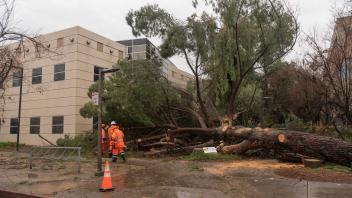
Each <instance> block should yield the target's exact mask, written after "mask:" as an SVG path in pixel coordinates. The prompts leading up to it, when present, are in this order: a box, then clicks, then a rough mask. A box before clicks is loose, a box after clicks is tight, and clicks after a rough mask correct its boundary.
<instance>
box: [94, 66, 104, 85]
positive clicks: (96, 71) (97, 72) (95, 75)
mask: <svg viewBox="0 0 352 198" xmlns="http://www.w3.org/2000/svg"><path fill="white" fill-rule="evenodd" d="M101 69H103V68H102V67H98V66H96V65H94V82H96V81H98V80H99V70H101ZM103 80H104V76H103Z"/></svg>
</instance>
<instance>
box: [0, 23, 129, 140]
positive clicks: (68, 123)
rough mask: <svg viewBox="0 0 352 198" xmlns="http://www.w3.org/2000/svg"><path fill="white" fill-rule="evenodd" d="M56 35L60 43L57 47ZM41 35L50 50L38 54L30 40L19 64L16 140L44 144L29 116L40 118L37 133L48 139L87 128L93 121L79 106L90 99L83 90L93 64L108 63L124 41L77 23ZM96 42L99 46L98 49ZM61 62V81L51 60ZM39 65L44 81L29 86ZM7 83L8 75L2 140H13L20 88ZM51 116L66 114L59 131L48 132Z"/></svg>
mask: <svg viewBox="0 0 352 198" xmlns="http://www.w3.org/2000/svg"><path fill="white" fill-rule="evenodd" d="M59 38H63V41H64V42H63V46H62V47H60V48H57V44H58V39H59ZM40 40H41V41H42V42H43V43H44V45H46V46H48V45H49V44H50V48H49V49H50V52H44V53H42V54H41V55H40V57H38V56H37V55H36V54H35V53H33V52H34V48H33V47H31V46H30V45H28V49H29V51H28V53H27V54H26V57H25V58H24V65H23V68H24V81H23V95H22V116H21V129H20V134H21V135H20V142H21V143H24V144H29V145H47V143H45V142H44V141H43V140H42V139H41V138H39V137H38V135H37V134H30V133H29V128H30V117H40V118H41V120H40V122H41V123H40V134H41V135H42V136H43V137H45V138H47V139H48V140H50V141H52V142H56V140H57V139H58V138H60V137H63V136H64V135H75V134H78V133H84V132H85V131H87V130H90V129H91V128H92V120H91V119H84V118H82V117H81V116H80V114H79V109H80V108H81V107H82V106H83V104H85V103H86V102H88V101H89V100H90V99H89V98H88V96H87V90H88V87H89V86H90V85H91V84H92V83H93V82H94V80H93V79H94V78H93V76H94V65H96V66H100V67H104V68H111V67H112V66H113V65H114V64H116V62H117V60H118V59H119V58H123V54H125V46H123V45H121V44H118V43H116V42H114V41H112V40H109V39H107V38H105V37H102V36H100V35H97V34H95V33H93V32H90V31H88V30H86V29H84V28H81V27H78V26H77V27H73V28H69V29H65V30H62V31H58V32H54V33H50V34H46V35H42V36H40ZM98 42H99V43H100V44H99V45H100V48H99V50H100V49H101V46H103V50H102V51H98ZM101 44H102V45H101ZM60 63H64V64H65V80H63V81H54V65H55V64H60ZM37 67H42V83H41V84H37V85H32V83H31V80H32V76H31V75H32V69H33V68H37ZM11 84H12V81H11V80H10V81H9V82H8V84H7V87H8V88H7V89H6V92H5V98H6V100H5V103H6V105H5V106H4V112H3V113H2V114H3V115H2V116H1V117H3V121H4V122H3V123H2V124H1V130H0V141H15V140H16V136H17V135H16V134H10V119H11V118H17V115H18V101H19V97H18V96H19V87H11ZM53 116H64V132H63V133H62V134H53V133H52V117H53Z"/></svg>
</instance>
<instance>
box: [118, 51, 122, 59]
mask: <svg viewBox="0 0 352 198" xmlns="http://www.w3.org/2000/svg"><path fill="white" fill-rule="evenodd" d="M119 59H123V51H121V50H119Z"/></svg>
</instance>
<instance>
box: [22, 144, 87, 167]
mask: <svg viewBox="0 0 352 198" xmlns="http://www.w3.org/2000/svg"><path fill="white" fill-rule="evenodd" d="M33 160H61V161H76V162H77V171H78V173H80V170H81V147H33V148H31V150H30V152H29V168H30V169H32V167H33V166H32V165H33Z"/></svg>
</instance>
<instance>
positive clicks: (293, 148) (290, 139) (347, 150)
mask: <svg viewBox="0 0 352 198" xmlns="http://www.w3.org/2000/svg"><path fill="white" fill-rule="evenodd" d="M226 135H227V136H234V137H237V138H243V139H244V140H243V141H242V142H241V143H239V144H236V145H229V146H221V145H220V147H218V150H219V151H220V152H224V153H238V154H241V153H244V152H246V151H248V150H251V149H257V148H265V149H274V150H277V151H283V150H285V151H290V152H292V153H296V154H300V155H303V156H309V157H315V158H319V159H323V160H326V161H330V162H334V163H337V164H343V165H348V166H349V165H351V162H352V143H350V142H346V141H343V140H340V139H337V138H332V137H326V136H319V135H315V134H311V133H304V132H299V131H280V130H273V129H261V128H255V129H250V128H238V129H228V131H226Z"/></svg>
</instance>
